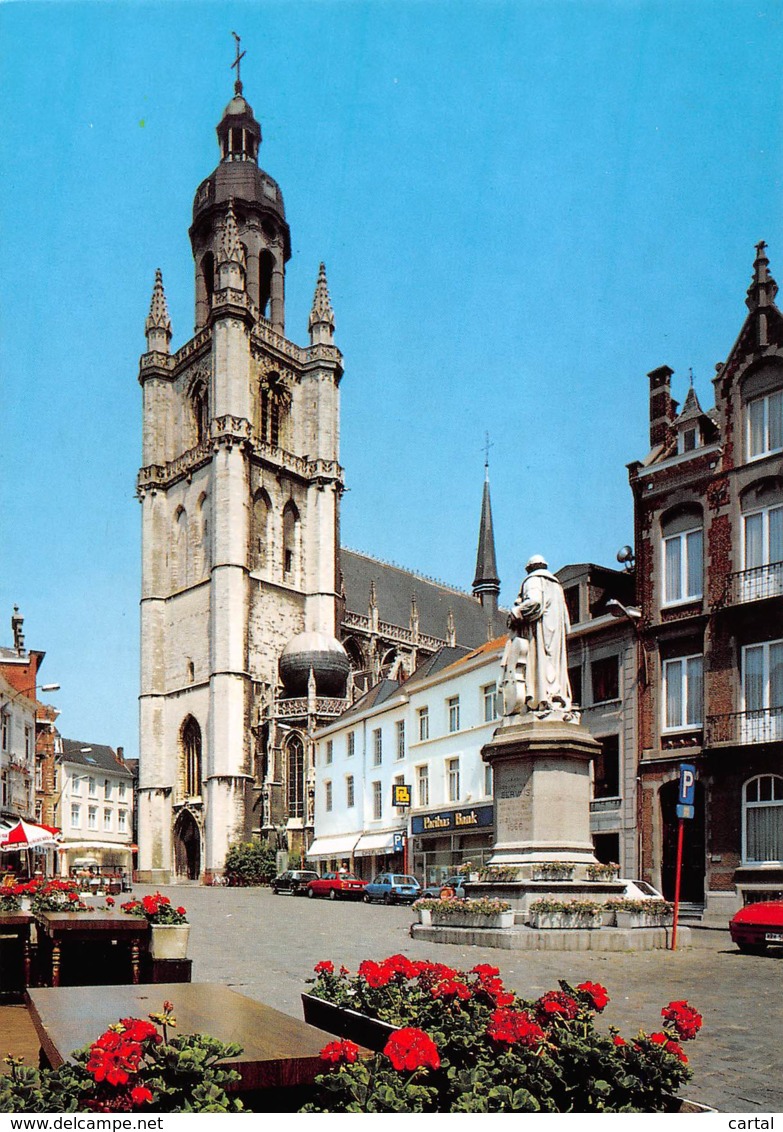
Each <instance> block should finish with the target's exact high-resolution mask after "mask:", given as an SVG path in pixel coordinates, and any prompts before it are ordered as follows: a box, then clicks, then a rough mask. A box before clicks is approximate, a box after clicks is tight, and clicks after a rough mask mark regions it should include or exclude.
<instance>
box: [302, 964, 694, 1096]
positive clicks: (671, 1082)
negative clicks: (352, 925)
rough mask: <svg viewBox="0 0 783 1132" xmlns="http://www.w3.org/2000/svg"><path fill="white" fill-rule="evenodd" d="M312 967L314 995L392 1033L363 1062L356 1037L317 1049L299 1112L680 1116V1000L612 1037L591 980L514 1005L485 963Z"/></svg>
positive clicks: (685, 1036)
mask: <svg viewBox="0 0 783 1132" xmlns="http://www.w3.org/2000/svg"><path fill="white" fill-rule="evenodd" d="M315 970H316V975H317V978H316V980H315V988H314V990H315V989H317V991H318V993H319V994H320V995H322V996H324V997H327V998H331V999H332V1000H333V1001H335V1002H338V1001H342V1000H345V999H346V998H348V1000H350V1001H355V1002H357V1003H359V1004H361V1007H362V1009H363V1010H364V1011H365V1012H366V1013H367V1014H368V1015H371V1016H375V1017H378V1016H383V1017H384V1018H387V1019H389V1020H393V1021H394V1022H396V1024H397V1029H396V1032H395V1033H393V1034H391V1035H389V1037H388V1038H387V1040H386V1042H385V1044H384V1045H382V1046H376V1047H375V1048H376V1050H377V1052H376V1053H375V1054H374V1056H372V1057H370V1058H368V1057H367V1056H366V1055H362V1053H361V1051H360V1050H359V1048H358V1045H356V1044H354V1042H355V1039H354V1040H351V1039H346V1038H345V1037H342V1039H341V1040H338V1041H334V1042H330V1043H328V1045H326V1046H325V1047H324V1048H323V1050H322V1051H321V1058H322V1060H323V1063H324V1072H323V1073H322V1075H321V1076H320V1077H318V1078H316V1087H317V1093H316V1096H315V1098H314V1100H313V1101H312V1102H311V1103H309V1104H307V1105H306V1106H305V1107H304V1108H303V1109H301V1110H300V1111H302V1112H444V1113H445V1112H449V1113H451V1112H525V1111H527V1112H555V1113H558V1112H575V1113H581V1112H645V1113H646V1112H676V1111H680V1110H681V1107H680V1106H681V1103H682V1102H680V1100H679V1099H678V1098H677V1097H676V1096H675V1094H676V1093H677V1091H678V1089H679V1088H680V1086H681V1085H682V1084H683V1083H684V1082H685V1081H686V1080H687V1079H688V1077H689V1076H690V1072H689V1070H688V1068H687V1062H688V1058H687V1055H686V1054H685V1052H684V1050H683V1047H682V1043H683V1042H685V1041H688V1040H691V1039H693V1038H694V1037H695V1036H696V1034H697V1033H698V1030H699V1028H700V1026H701V1022H702V1019H701V1015H700V1014H699V1013H698V1011H696V1010H694V1009H693V1007H691V1006H689V1005H688V1003H687V1002H685V1001H684V1000H683V1001H680V1002H671V1003H669V1005H668V1006H666V1007H664V1008H663V1010H662V1011H661V1016H662V1019H663V1024H662V1026H661V1029H660V1030H659V1031H657V1032H654V1033H650V1034H648V1033H646V1032H645V1031H644V1030H639V1031H638V1033H637V1034H636V1035H635V1036H634V1037H630V1036H629V1037H623V1036H622V1035H621V1034H620V1033H619V1032H618V1030H617V1029H616V1028H615V1027H612V1026H610V1027H608V1028H607V1029H604V1028H602V1029H601V1030H598V1029H596V1027H595V1024H594V1020H595V1016H596V1015H597V1014H600V1013H601V1012H602V1011H603V1010H604V1008H605V1007H606V1005H607V1003H608V1001H609V996H608V994H607V992H606V989H605V988H604V987H603V986H601V985H600V984H598V983H590V982H584V983H580V984H579V985H578V986H576V987H573V986H570V985H569V984H568V983H566V982H564V981H562V980H561V981H560V983H559V989H558V990H551V991H547V992H546V993H545V994H543V995H541V996H540V997H539V998H537V999H535V1000H532V1001H525V1000H522V999H520V998H519V997H518V996H517V995H516V994H515V993H514V992H513V991H511V990H509V989H508V988H506V987H505V985H504V984H503V981H502V979H501V978H500V974H499V971H498V968H497V967H491V966H489V965H488V964H477V965H476V966H475V967H473V968H472V969H471V970H470V971H461V970H457V969H455V968H452V967H447V966H446V965H444V964H442V963H433V962H429V961H426V960H424V961H415V960H410V959H408V958H407V957H406V956H403V955H393V956H391V957H390V958H388V959H384V960H382V961H381V962H374V961H372V960H365V961H364V962H363V963H362V964H361V965H360V967H359V971H358V972H357V974H356V975H351V973H350V972H349V971H347V969H346V968H345V967H341V968H340V969H339V971H336V970H335V968H334V964H333V963H331V962H330V961H325V962H323V963H320V964H318V966H317V967H316V969H315ZM607 1030H608V1032H607ZM588 1066H589V1070H588V1069H587V1067H588ZM599 1085H600V1087H599Z"/></svg>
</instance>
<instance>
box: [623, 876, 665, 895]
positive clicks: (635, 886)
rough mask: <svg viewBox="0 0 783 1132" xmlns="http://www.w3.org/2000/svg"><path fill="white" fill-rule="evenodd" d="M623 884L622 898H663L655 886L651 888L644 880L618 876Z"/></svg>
mask: <svg viewBox="0 0 783 1132" xmlns="http://www.w3.org/2000/svg"><path fill="white" fill-rule="evenodd" d="M620 879H621V880H622V883H623V884H624V885H625V891H624V892H623V895H622V899H623V900H663V899H664V897H663V896H662V895H661V893H660V892H659V891H658V889H657V888H653V886H652V885H651V884H648V883H647V881H646V880H625V879H623V878H622V877H621V878H620Z"/></svg>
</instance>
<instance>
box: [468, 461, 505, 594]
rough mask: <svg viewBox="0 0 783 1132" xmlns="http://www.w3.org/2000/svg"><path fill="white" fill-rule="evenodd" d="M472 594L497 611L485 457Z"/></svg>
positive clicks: (498, 581)
mask: <svg viewBox="0 0 783 1132" xmlns="http://www.w3.org/2000/svg"><path fill="white" fill-rule="evenodd" d="M473 594H474V596H475V597H477V598H478V599H479V601H480V602H481V604H482V606H485V607H488V608H489V610H490V612H491V613H497V608H498V598H499V596H500V578H499V577H498V567H497V562H496V561H495V532H494V528H493V526H492V504H491V502H490V498H489V459H486V460H485V463H484V495H483V498H482V500H481V522H480V523H479V541H478V554H477V555H476V576H475V578H474V579H473Z"/></svg>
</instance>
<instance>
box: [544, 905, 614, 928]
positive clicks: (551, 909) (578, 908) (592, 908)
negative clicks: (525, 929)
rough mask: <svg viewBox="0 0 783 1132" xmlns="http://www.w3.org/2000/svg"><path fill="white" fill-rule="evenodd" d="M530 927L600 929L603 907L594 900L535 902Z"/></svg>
mask: <svg viewBox="0 0 783 1132" xmlns="http://www.w3.org/2000/svg"><path fill="white" fill-rule="evenodd" d="M529 912H530V926H531V927H533V928H541V929H544V930H548V929H550V928H566V929H571V928H600V927H601V926H602V924H603V907H602V905H600V904H596V903H594V901H592V900H551V899H546V898H544V899H542V900H534V901H533V903H532V904H531V905H530V909H529Z"/></svg>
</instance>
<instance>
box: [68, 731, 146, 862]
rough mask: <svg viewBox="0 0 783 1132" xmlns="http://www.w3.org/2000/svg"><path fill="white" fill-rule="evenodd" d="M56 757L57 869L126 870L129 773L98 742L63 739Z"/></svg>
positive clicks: (130, 796)
mask: <svg viewBox="0 0 783 1132" xmlns="http://www.w3.org/2000/svg"><path fill="white" fill-rule="evenodd" d="M59 747H60V750H59V752H58V754H57V756H56V761H57V794H56V807H55V812H56V818H57V822H56V824H57V826H58V828H59V829H60V830H61V833H62V841H61V845H60V848H59V851H58V852H59V858H60V865H59V869H60V873H61V875H62V876H68V875H69V874H70V873H71V872H72V871H73V870H76V869H79V868H90V869H96V870H100V871H101V872H104V873H105V872H107V871H112V870H117V871H120V870H121V871H124V872H125V873H126V874H127V875H128V876H130V872H131V869H132V864H133V850H134V849H135V846H134V845H133V807H134V794H133V776H132V774H131V772H130V770H129V769H128V768H127V767H126V766H125V765H124V763H123V762H122V760H121V758H119V757H118V753H117V752H115V751H114V750H112V748H111V747H107V746H105V745H104V744H100V743H82V742H79V741H77V740H75V739H62V740H61V743H60V744H59Z"/></svg>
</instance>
